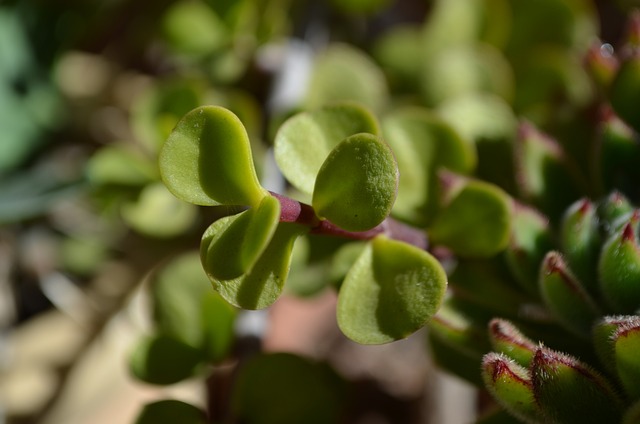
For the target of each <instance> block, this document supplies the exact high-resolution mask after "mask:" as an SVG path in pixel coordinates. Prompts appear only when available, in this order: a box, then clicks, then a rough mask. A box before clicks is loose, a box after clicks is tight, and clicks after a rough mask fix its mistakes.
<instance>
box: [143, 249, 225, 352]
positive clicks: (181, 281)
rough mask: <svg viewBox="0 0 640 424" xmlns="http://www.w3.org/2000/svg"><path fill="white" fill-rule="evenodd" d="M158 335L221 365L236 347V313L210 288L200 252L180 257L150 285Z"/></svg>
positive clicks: (164, 269)
mask: <svg viewBox="0 0 640 424" xmlns="http://www.w3.org/2000/svg"><path fill="white" fill-rule="evenodd" d="M151 296H152V299H153V317H154V321H155V324H156V326H157V329H158V332H159V333H161V334H165V335H168V336H171V337H174V338H176V339H177V340H179V341H181V342H183V343H186V344H188V345H189V346H192V347H194V348H197V349H199V350H200V351H201V352H202V353H203V355H204V356H205V357H206V358H208V359H209V360H211V361H214V362H219V361H220V360H222V359H224V358H225V357H226V355H227V354H228V352H229V350H230V348H231V344H232V343H233V340H234V336H233V325H234V321H235V316H236V310H235V309H234V308H233V307H232V306H231V305H229V304H228V303H227V302H226V301H225V300H224V299H222V297H221V296H220V295H219V294H218V293H216V292H215V291H214V290H213V289H212V288H211V283H210V282H209V279H208V278H207V275H206V274H205V273H204V271H203V269H202V265H201V264H200V257H199V255H198V253H197V252H190V253H186V254H184V255H181V256H179V257H177V258H176V259H174V260H172V261H171V262H170V263H169V264H168V265H166V266H165V267H164V268H163V269H162V270H160V271H159V272H158V273H157V274H156V276H155V277H154V279H153V281H152V284H151Z"/></svg>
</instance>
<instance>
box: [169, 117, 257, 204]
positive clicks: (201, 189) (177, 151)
mask: <svg viewBox="0 0 640 424" xmlns="http://www.w3.org/2000/svg"><path fill="white" fill-rule="evenodd" d="M160 173H161V176H162V180H163V181H164V183H165V185H166V186H167V187H168V188H169V190H170V191H171V192H172V193H173V194H174V195H175V196H176V197H178V198H179V199H182V200H184V201H187V202H190V203H195V204H197V205H204V206H214V205H220V204H227V205H246V206H256V205H258V204H259V203H260V201H261V200H262V198H263V197H264V196H266V195H267V191H266V190H265V189H263V188H262V186H260V183H259V181H258V177H257V176H256V172H255V168H254V165H253V159H252V157H251V148H250V145H249V137H248V135H247V131H246V130H245V128H244V126H243V125H242V122H241V121H240V120H239V119H238V117H237V116H236V115H235V114H233V112H231V111H229V110H227V109H225V108H223V107H219V106H201V107H199V108H196V109H194V110H192V111H191V112H189V113H187V114H186V115H185V116H184V117H183V118H182V119H181V120H180V121H179V122H178V124H177V125H176V127H175V129H174V130H173V132H172V133H171V135H170V136H169V138H168V139H167V141H166V142H165V144H164V145H163V146H162V149H161V151H160Z"/></svg>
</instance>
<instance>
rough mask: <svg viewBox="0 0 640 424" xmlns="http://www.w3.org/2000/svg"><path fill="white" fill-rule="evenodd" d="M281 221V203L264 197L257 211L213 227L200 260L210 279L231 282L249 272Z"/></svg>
mask: <svg viewBox="0 0 640 424" xmlns="http://www.w3.org/2000/svg"><path fill="white" fill-rule="evenodd" d="M279 219H280V203H279V202H278V199H276V198H275V197H272V196H265V197H264V199H262V202H261V203H260V205H259V206H258V207H255V208H251V209H249V210H247V211H245V212H242V213H241V214H239V215H236V216H234V217H230V218H229V219H225V220H219V221H216V222H215V223H214V224H212V227H214V229H213V230H212V231H211V232H210V234H211V237H207V238H206V240H207V246H206V252H203V256H202V260H203V262H204V263H205V267H206V269H207V270H208V273H209V275H211V276H212V277H214V278H217V279H220V280H231V279H233V278H236V277H239V276H241V275H242V274H244V273H246V272H248V271H249V270H250V269H251V267H252V266H253V265H254V264H255V263H256V261H257V260H258V258H259V257H260V255H261V254H262V252H264V250H265V249H266V248H267V245H268V244H269V241H270V240H271V237H272V236H273V233H274V232H275V231H276V227H277V226H278V222H279Z"/></svg>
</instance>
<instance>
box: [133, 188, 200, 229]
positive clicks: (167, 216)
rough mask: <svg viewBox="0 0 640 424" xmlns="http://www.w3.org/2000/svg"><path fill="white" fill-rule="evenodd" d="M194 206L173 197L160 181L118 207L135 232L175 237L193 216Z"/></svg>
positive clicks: (192, 220) (190, 224)
mask: <svg viewBox="0 0 640 424" xmlns="http://www.w3.org/2000/svg"><path fill="white" fill-rule="evenodd" d="M197 215H198V211H197V208H196V207H195V206H194V205H191V204H189V203H185V202H183V201H182V200H180V199H176V198H175V197H173V196H172V195H171V193H169V192H168V191H167V189H166V188H165V187H164V186H163V185H162V184H161V183H155V184H150V185H148V186H146V187H145V188H144V189H143V190H142V192H141V193H140V198H139V199H138V201H137V202H136V203H131V204H126V205H124V207H123V208H122V217H123V218H124V220H125V221H126V222H127V224H129V225H130V226H131V227H132V228H133V229H135V230H136V231H138V232H140V233H142V234H145V235H148V236H152V237H167V238H168V237H175V236H177V235H180V234H182V233H184V232H186V231H187V230H188V229H189V227H191V226H192V225H193V223H194V220H195V219H196V218H197Z"/></svg>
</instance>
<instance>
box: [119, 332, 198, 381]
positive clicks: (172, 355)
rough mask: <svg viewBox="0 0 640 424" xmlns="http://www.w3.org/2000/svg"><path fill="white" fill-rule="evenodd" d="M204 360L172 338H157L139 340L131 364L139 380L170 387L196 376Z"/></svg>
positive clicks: (192, 349)
mask: <svg viewBox="0 0 640 424" xmlns="http://www.w3.org/2000/svg"><path fill="white" fill-rule="evenodd" d="M203 359H204V358H203V357H202V355H201V353H200V352H199V351H198V350H197V349H195V348H193V347H191V346H189V345H187V344H185V343H183V342H181V341H179V340H177V339H175V338H173V337H169V336H165V335H156V336H149V337H146V338H144V339H142V340H140V342H139V343H138V345H137V346H136V348H135V350H134V352H133V355H132V356H131V358H130V364H129V365H130V369H131V372H132V373H133V375H134V376H135V377H136V378H137V379H139V380H142V381H144V382H146V383H150V384H158V385H168V384H174V383H177V382H179V381H182V380H185V379H187V378H189V377H192V376H194V375H195V374H196V372H197V370H198V368H199V367H200V365H201V363H202V361H203Z"/></svg>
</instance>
